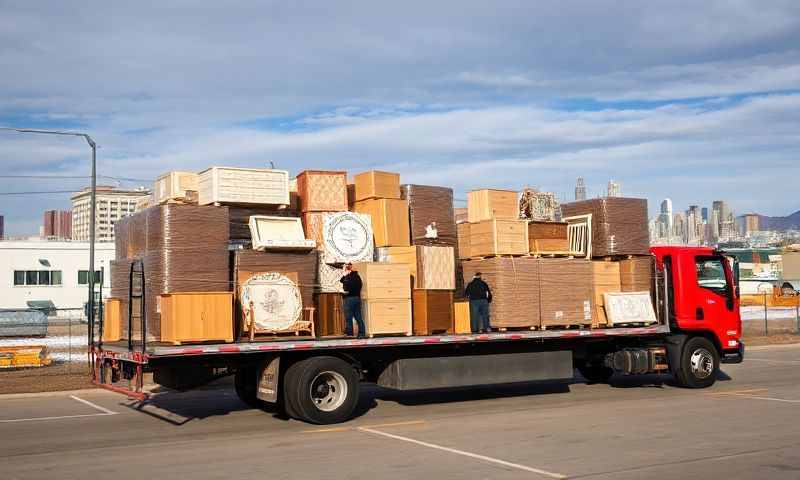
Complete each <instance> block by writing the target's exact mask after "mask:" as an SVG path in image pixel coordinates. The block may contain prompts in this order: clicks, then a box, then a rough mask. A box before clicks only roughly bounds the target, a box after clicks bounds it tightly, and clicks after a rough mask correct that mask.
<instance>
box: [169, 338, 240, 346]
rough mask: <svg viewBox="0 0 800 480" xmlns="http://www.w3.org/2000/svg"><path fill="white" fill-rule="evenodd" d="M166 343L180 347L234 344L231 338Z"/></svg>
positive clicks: (170, 341) (183, 340)
mask: <svg viewBox="0 0 800 480" xmlns="http://www.w3.org/2000/svg"><path fill="white" fill-rule="evenodd" d="M164 343H168V344H170V345H174V346H176V347H178V346H181V345H213V344H217V343H233V341H232V340H231V339H230V338H204V339H202V340H191V339H182V340H169V341H165V342H164Z"/></svg>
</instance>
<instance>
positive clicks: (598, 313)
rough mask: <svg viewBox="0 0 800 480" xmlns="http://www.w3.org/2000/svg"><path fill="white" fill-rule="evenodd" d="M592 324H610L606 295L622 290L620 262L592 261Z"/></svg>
mask: <svg viewBox="0 0 800 480" xmlns="http://www.w3.org/2000/svg"><path fill="white" fill-rule="evenodd" d="M592 291H593V302H594V303H593V305H592V326H593V327H604V326H606V325H608V315H607V314H606V308H605V300H604V298H605V297H604V295H605V294H606V293H616V292H621V291H622V286H621V284H620V275H619V262H606V261H594V262H592Z"/></svg>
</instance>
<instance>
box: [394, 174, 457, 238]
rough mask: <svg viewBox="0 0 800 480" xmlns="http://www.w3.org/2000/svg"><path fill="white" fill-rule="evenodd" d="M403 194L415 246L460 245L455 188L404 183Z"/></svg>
mask: <svg viewBox="0 0 800 480" xmlns="http://www.w3.org/2000/svg"><path fill="white" fill-rule="evenodd" d="M400 197H401V198H402V199H404V200H405V201H406V203H408V217H409V223H410V226H411V232H410V233H411V244H412V245H443V246H449V247H457V246H458V236H457V233H456V222H455V216H454V214H453V189H452V188H447V187H435V186H430V185H408V184H407V185H401V186H400Z"/></svg>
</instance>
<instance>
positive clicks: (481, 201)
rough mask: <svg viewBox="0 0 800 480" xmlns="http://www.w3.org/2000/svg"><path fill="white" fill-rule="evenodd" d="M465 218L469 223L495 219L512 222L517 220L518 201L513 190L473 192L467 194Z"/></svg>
mask: <svg viewBox="0 0 800 480" xmlns="http://www.w3.org/2000/svg"><path fill="white" fill-rule="evenodd" d="M467 218H468V220H469V223H475V222H482V221H484V220H492V219H495V218H499V219H508V220H514V219H517V218H519V200H518V198H517V192H515V191H513V190H494V189H484V190H473V191H472V192H469V193H468V194H467Z"/></svg>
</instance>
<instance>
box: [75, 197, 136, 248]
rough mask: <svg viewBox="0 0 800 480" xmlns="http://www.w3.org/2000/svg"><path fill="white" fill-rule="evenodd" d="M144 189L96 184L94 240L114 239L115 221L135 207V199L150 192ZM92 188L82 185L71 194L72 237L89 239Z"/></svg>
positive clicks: (125, 215)
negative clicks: (80, 188) (81, 187)
mask: <svg viewBox="0 0 800 480" xmlns="http://www.w3.org/2000/svg"><path fill="white" fill-rule="evenodd" d="M149 193H150V192H148V191H147V190H145V189H138V190H121V189H117V188H113V187H105V186H99V187H97V196H96V203H97V211H96V219H97V223H96V228H95V233H96V240H97V241H98V242H113V241H114V223H116V221H117V220H119V219H120V218H123V217H127V216H128V215H132V214H133V213H134V212H135V211H136V203H137V202H138V201H139V200H140V199H142V198H144V197H147V196H148V195H149ZM91 198H92V190H91V188H84V189H83V190H81V191H80V192H79V193H76V194H75V195H73V196H72V239H73V240H77V241H81V242H88V241H89V224H90V215H91V207H92V201H91Z"/></svg>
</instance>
